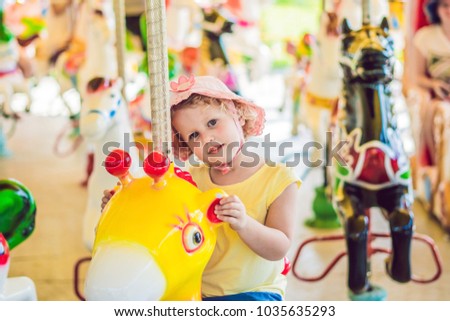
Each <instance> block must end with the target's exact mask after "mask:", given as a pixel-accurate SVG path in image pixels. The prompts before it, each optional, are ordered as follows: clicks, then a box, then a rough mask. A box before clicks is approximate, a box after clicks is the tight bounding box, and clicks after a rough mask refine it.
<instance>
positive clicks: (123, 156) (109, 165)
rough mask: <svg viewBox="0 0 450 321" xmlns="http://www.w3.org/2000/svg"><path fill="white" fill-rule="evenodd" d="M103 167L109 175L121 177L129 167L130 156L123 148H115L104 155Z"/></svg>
mask: <svg viewBox="0 0 450 321" xmlns="http://www.w3.org/2000/svg"><path fill="white" fill-rule="evenodd" d="M105 167H106V170H107V171H108V173H110V174H111V175H113V176H116V177H122V176H124V175H126V174H127V173H128V170H129V169H130V167H131V156H130V154H128V153H127V152H126V151H124V150H123V149H115V150H113V151H112V152H111V153H109V155H108V156H107V157H106V159H105Z"/></svg>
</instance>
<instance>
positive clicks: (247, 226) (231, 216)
mask: <svg viewBox="0 0 450 321" xmlns="http://www.w3.org/2000/svg"><path fill="white" fill-rule="evenodd" d="M297 195H298V188H297V183H292V184H291V185H289V186H288V187H286V189H285V190H284V191H283V192H282V193H281V194H280V196H278V198H277V199H276V200H275V201H274V202H273V203H272V205H271V206H270V208H269V212H268V214H267V217H266V223H265V225H263V224H261V223H259V222H258V221H256V220H255V219H253V218H252V217H250V216H248V215H247V213H246V210H245V206H244V204H243V203H242V202H241V200H240V199H239V198H238V197H237V196H235V195H233V196H229V197H226V198H224V199H222V200H221V202H220V205H218V206H217V207H216V214H217V218H219V219H221V220H222V221H224V222H227V223H229V224H230V226H231V228H232V229H234V230H235V231H236V232H237V233H238V234H239V237H240V238H241V239H242V241H244V243H245V244H247V246H248V247H249V248H250V249H252V250H253V252H255V253H256V254H258V255H259V256H261V257H263V258H265V259H266V260H272V261H276V260H280V259H282V258H283V257H285V256H286V254H287V252H288V250H289V247H290V246H291V241H292V236H293V234H294V227H295V224H297V223H298V222H297V221H296V219H295V218H296V217H297V215H296V213H298V211H297V208H296V207H297Z"/></svg>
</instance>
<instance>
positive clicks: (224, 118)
mask: <svg viewBox="0 0 450 321" xmlns="http://www.w3.org/2000/svg"><path fill="white" fill-rule="evenodd" d="M172 126H173V127H174V128H175V129H176V131H177V132H178V133H179V134H180V136H181V138H182V140H183V141H185V142H186V143H187V144H188V146H189V148H190V149H191V151H192V152H193V153H194V154H195V156H197V158H199V159H200V160H201V161H203V162H204V163H206V164H209V165H211V166H220V165H224V164H227V163H230V162H231V161H232V160H233V159H234V157H235V156H236V155H237V153H238V152H239V150H240V147H241V146H242V144H243V142H244V134H243V131H242V125H241V124H240V122H239V120H238V119H237V116H236V117H235V116H233V115H231V114H230V113H228V112H227V111H226V110H225V109H224V108H221V107H220V106H218V105H204V104H200V105H196V106H189V107H186V108H182V109H180V110H177V111H176V112H175V113H174V114H173V115H172Z"/></svg>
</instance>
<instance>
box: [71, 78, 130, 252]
mask: <svg viewBox="0 0 450 321" xmlns="http://www.w3.org/2000/svg"><path fill="white" fill-rule="evenodd" d="M122 86H123V82H122V80H121V79H120V78H119V79H115V80H108V79H105V78H101V77H100V78H94V79H92V80H91V81H90V82H89V83H88V85H87V90H86V95H85V97H84V100H83V105H82V110H81V116H80V133H81V135H82V136H83V137H84V138H85V139H86V140H87V141H88V142H90V143H91V144H92V145H93V146H94V167H93V171H92V174H91V176H90V178H89V181H88V199H87V204H86V210H85V214H84V221H83V241H84V243H85V245H86V247H87V248H88V249H92V245H93V242H94V231H95V227H96V226H97V223H98V220H99V218H100V212H101V210H100V204H101V199H102V196H103V191H104V190H106V189H111V188H113V187H114V186H115V184H116V179H114V177H112V176H111V175H109V174H108V173H107V172H106V171H105V169H104V166H103V162H104V159H105V157H106V155H107V154H108V152H109V151H110V149H111V148H122V149H126V150H128V151H129V153H130V154H131V155H132V158H133V159H135V160H136V161H135V162H134V164H135V166H136V167H137V166H138V162H137V160H138V153H137V149H136V148H135V147H134V145H133V141H134V140H133V133H132V130H131V126H130V122H129V119H128V117H129V116H128V110H127V107H126V104H125V102H124V99H123V97H122V95H121V89H122ZM131 147H132V149H131V150H130V148H131ZM133 169H135V168H133ZM136 175H137V174H136Z"/></svg>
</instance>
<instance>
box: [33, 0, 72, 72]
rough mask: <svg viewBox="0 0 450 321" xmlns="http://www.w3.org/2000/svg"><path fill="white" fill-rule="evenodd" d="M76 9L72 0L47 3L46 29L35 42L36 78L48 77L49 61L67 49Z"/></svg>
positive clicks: (57, 0) (53, 0) (51, 0)
mask: <svg viewBox="0 0 450 321" xmlns="http://www.w3.org/2000/svg"><path fill="white" fill-rule="evenodd" d="M41 2H42V1H41ZM77 8H78V5H77V4H76V1H73V0H56V1H55V0H50V1H49V3H48V8H47V10H46V15H45V17H44V19H45V25H46V26H47V28H46V29H45V31H44V32H42V33H41V34H40V36H39V39H37V41H36V57H35V65H36V67H35V71H36V75H37V77H38V78H42V77H44V76H46V75H48V73H49V67H50V63H51V60H52V59H53V58H54V57H55V56H57V55H58V54H59V53H61V52H63V51H64V50H66V49H67V46H68V44H69V42H70V39H71V37H72V35H73V31H74V27H75V20H76V12H77Z"/></svg>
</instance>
